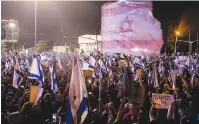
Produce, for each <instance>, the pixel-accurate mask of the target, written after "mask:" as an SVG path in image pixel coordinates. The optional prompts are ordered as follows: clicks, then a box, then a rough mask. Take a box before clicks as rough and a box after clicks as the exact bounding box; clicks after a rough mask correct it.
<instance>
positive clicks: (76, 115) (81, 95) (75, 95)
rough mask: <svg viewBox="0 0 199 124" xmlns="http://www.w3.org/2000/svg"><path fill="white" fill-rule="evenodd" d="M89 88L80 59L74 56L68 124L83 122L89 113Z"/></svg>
mask: <svg viewBox="0 0 199 124" xmlns="http://www.w3.org/2000/svg"><path fill="white" fill-rule="evenodd" d="M87 97H88V93H87V89H86V84H85V79H84V76H83V71H82V70H81V67H80V63H79V59H77V58H75V57H74V60H73V69H72V76H71V83H70V89H69V104H68V106H67V107H69V109H67V113H66V124H79V123H80V124H82V123H83V121H84V120H85V118H86V116H87V114H88V103H87Z"/></svg>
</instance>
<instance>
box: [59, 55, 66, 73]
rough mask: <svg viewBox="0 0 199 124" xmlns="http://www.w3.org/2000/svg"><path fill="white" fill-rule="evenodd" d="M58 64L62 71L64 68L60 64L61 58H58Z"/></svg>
mask: <svg viewBox="0 0 199 124" xmlns="http://www.w3.org/2000/svg"><path fill="white" fill-rule="evenodd" d="M58 65H59V68H60V70H61V71H63V72H64V71H65V70H64V67H63V66H62V64H61V59H60V58H59V60H58Z"/></svg>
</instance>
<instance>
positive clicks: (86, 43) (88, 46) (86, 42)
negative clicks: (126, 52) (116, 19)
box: [78, 34, 101, 52]
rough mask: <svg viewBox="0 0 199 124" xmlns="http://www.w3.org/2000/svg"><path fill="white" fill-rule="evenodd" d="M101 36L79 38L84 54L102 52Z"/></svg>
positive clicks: (80, 48)
mask: <svg viewBox="0 0 199 124" xmlns="http://www.w3.org/2000/svg"><path fill="white" fill-rule="evenodd" d="M100 41H101V35H97V36H96V35H89V34H86V35H82V36H80V37H78V43H79V50H80V51H83V52H93V51H97V49H99V50H100Z"/></svg>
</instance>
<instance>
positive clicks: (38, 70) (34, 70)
mask: <svg viewBox="0 0 199 124" xmlns="http://www.w3.org/2000/svg"><path fill="white" fill-rule="evenodd" d="M28 78H30V79H37V80H38V82H39V83H40V84H41V83H42V82H44V74H43V69H42V66H41V63H40V62H39V60H38V59H37V58H36V57H34V58H33V60H32V65H31V68H30V73H29V75H28Z"/></svg>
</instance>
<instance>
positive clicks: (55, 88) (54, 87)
mask: <svg viewBox="0 0 199 124" xmlns="http://www.w3.org/2000/svg"><path fill="white" fill-rule="evenodd" d="M55 69H56V66H55V65H53V64H52V65H51V66H49V70H50V79H51V90H53V91H54V92H55V93H57V92H58V86H57V82H56V74H55Z"/></svg>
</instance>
